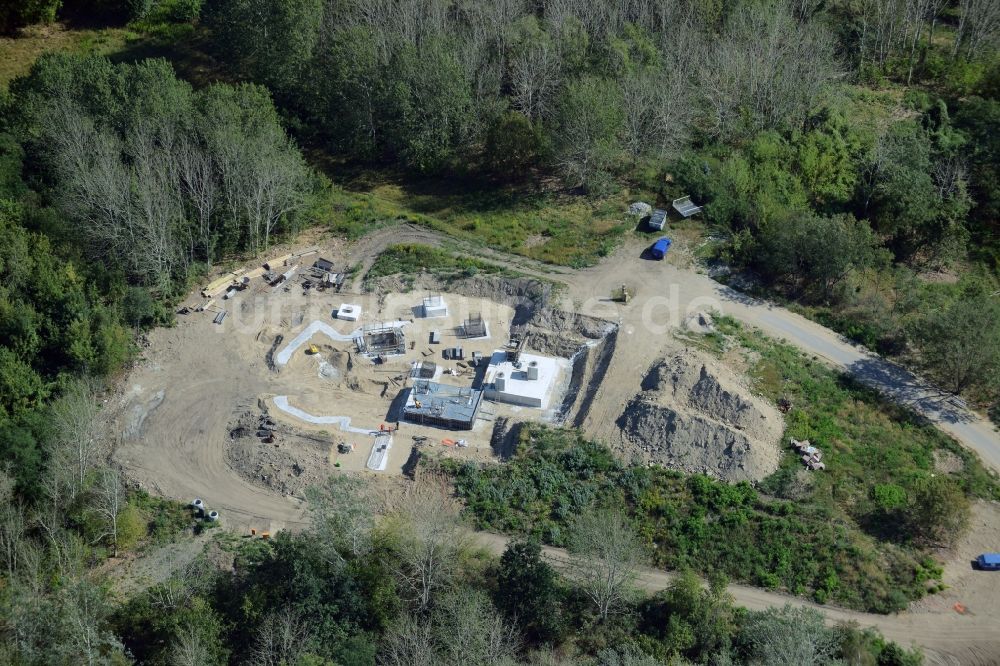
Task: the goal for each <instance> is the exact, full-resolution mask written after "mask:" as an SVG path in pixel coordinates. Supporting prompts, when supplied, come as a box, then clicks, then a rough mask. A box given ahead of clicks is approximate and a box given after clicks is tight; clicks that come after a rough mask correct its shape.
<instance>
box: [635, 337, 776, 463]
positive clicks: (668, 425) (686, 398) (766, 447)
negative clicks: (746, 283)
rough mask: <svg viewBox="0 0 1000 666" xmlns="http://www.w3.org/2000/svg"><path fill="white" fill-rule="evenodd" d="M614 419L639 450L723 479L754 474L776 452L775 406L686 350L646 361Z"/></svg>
mask: <svg viewBox="0 0 1000 666" xmlns="http://www.w3.org/2000/svg"><path fill="white" fill-rule="evenodd" d="M617 424H618V427H619V428H620V429H621V436H622V439H623V443H624V444H625V445H626V447H625V448H626V450H627V451H630V452H631V453H633V454H635V455H638V456H639V457H640V458H643V459H645V460H647V461H649V462H655V463H659V464H662V465H664V466H666V467H670V468H672V469H678V470H682V471H685V472H697V473H702V474H707V475H709V476H713V477H716V478H719V479H722V480H725V481H730V482H737V481H755V480H759V479H762V478H764V477H766V476H768V475H769V474H771V473H772V472H774V471H775V470H776V469H778V463H779V461H780V458H781V450H780V440H781V435H782V432H783V430H784V423H783V421H782V418H781V414H780V413H779V412H778V410H777V409H776V408H775V407H774V406H773V405H770V404H769V403H768V402H767V401H765V400H764V399H762V398H760V397H758V396H755V395H753V394H752V393H751V391H750V390H749V388H748V387H747V386H746V385H745V384H744V383H742V382H740V381H739V379H738V378H737V377H736V376H734V375H733V374H732V372H730V371H729V370H728V369H727V368H725V367H723V366H721V365H719V364H717V363H715V362H714V361H712V360H710V359H706V358H701V357H698V356H696V355H693V354H692V353H691V352H685V353H684V354H678V355H676V356H673V357H670V358H667V359H663V360H661V361H659V362H657V363H656V364H654V365H653V367H652V368H651V369H650V370H649V373H648V374H647V376H646V377H645V379H644V380H643V383H642V391H640V393H639V394H638V395H636V396H635V398H633V399H632V400H631V401H630V402H629V403H628V405H627V406H626V408H625V411H624V412H623V413H622V415H621V416H620V417H619V419H618V422H617Z"/></svg>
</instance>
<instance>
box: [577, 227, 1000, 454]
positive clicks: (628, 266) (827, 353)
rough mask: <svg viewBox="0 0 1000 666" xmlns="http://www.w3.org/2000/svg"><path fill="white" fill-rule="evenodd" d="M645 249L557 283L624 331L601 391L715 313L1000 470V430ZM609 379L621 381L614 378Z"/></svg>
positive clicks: (801, 321)
mask: <svg viewBox="0 0 1000 666" xmlns="http://www.w3.org/2000/svg"><path fill="white" fill-rule="evenodd" d="M646 245H647V244H646V242H645V241H644V240H642V239H631V240H630V241H628V242H626V243H625V244H623V245H622V246H621V247H620V248H618V250H617V251H616V252H614V253H613V254H612V255H611V256H609V257H607V258H605V259H604V260H603V261H601V262H600V263H599V264H597V265H596V266H593V267H591V268H585V269H582V270H579V271H575V272H573V273H571V274H569V275H559V276H558V279H559V280H561V281H563V282H565V283H566V284H567V285H568V290H567V292H566V294H565V296H564V298H565V299H566V302H565V303H563V304H562V307H563V308H564V309H569V310H574V311H577V312H580V313H582V314H586V315H590V316H595V317H601V318H604V319H610V320H612V321H617V322H619V323H620V325H621V331H622V336H623V337H622V339H621V340H620V341H619V344H618V349H617V350H616V359H615V361H614V362H613V363H612V367H611V368H609V377H607V378H606V379H605V381H604V382H603V384H602V389H603V390H614V387H615V386H623V387H631V386H633V385H634V384H636V383H637V382H636V381H629V377H628V374H630V373H632V374H634V373H635V372H636V369H639V370H640V371H641V370H642V369H645V368H646V367H648V365H649V363H650V362H651V361H652V360H653V359H654V358H656V357H657V356H656V355H655V354H659V353H661V352H662V350H663V348H664V347H665V346H666V344H667V343H666V342H665V341H666V339H667V338H668V337H669V336H667V335H666V333H667V332H668V331H669V330H671V329H672V328H674V327H676V326H679V325H680V324H681V323H682V322H683V321H684V318H685V316H687V315H689V314H692V313H695V312H698V311H710V310H713V309H714V310H717V311H719V312H721V313H723V314H726V315H730V316H732V317H734V318H736V319H739V320H741V321H743V322H745V323H747V324H750V325H753V326H756V327H757V328H760V329H761V330H763V331H764V332H765V333H767V334H769V335H771V336H772V337H775V338H777V339H783V340H785V341H787V342H789V343H791V344H793V345H795V346H796V347H799V348H800V349H802V350H803V351H806V352H808V353H810V354H813V355H815V356H817V357H819V358H822V359H824V360H825V361H827V362H828V363H830V364H831V365H833V366H834V367H836V368H838V369H841V370H843V371H844V372H846V373H848V374H850V375H851V376H853V377H855V378H856V379H858V380H860V381H862V382H864V383H865V384H868V385H869V386H871V387H873V388H875V389H876V390H878V391H879V392H881V393H883V394H884V395H886V396H888V397H889V398H891V399H892V400H894V401H896V402H898V403H900V404H903V405H907V406H908V407H910V408H911V409H913V411H915V412H917V413H918V414H921V415H922V416H924V417H926V418H927V419H929V420H930V421H931V422H932V423H934V424H935V425H936V426H937V427H939V428H940V429H942V430H944V431H945V432H947V433H948V434H950V435H951V436H953V437H954V438H955V439H957V440H958V441H959V442H961V443H962V444H964V445H965V446H966V447H967V448H969V449H971V450H973V451H975V452H977V453H978V454H979V456H980V457H981V458H982V460H983V462H984V463H985V464H986V465H987V466H988V467H991V468H993V469H994V470H997V471H1000V435H998V433H997V429H996V428H995V427H994V426H993V425H992V424H991V423H989V422H988V421H986V420H985V419H983V418H982V417H980V416H979V415H977V414H974V413H973V412H971V411H969V410H968V409H966V408H965V407H964V406H963V405H962V403H961V402H960V401H958V400H956V399H954V398H953V397H952V396H951V395H949V394H945V393H943V392H942V391H940V390H939V389H936V388H934V387H933V386H932V385H931V384H930V383H928V382H926V381H924V380H922V379H920V378H918V377H916V376H915V375H913V374H912V373H910V372H909V371H907V370H904V369H903V368H901V367H900V366H898V365H896V364H894V363H891V362H889V361H887V360H885V359H883V358H881V357H880V356H878V355H877V354H873V353H872V352H870V351H868V350H867V349H865V348H863V347H860V346H858V345H855V344H853V343H851V342H850V341H848V340H846V339H845V338H843V337H842V336H840V335H838V334H836V333H834V332H833V331H831V330H829V329H827V328H824V327H823V326H820V325H819V324H816V323H814V322H812V321H809V320H808V319H806V318H805V317H802V316H800V315H797V314H794V313H792V312H790V311H788V310H786V309H784V308H782V307H778V306H776V305H774V304H771V303H768V302H766V301H762V300H758V299H753V298H750V297H748V296H746V295H745V294H742V293H740V292H737V291H735V290H734V289H730V288H729V287H726V286H723V285H720V284H719V283H717V282H716V281H715V280H713V279H711V278H710V277H708V276H707V275H704V274H702V273H698V272H696V271H695V270H694V269H692V268H691V267H689V266H685V265H684V264H685V263H687V262H686V261H685V257H684V256H683V255H679V256H676V257H670V256H669V255H668V259H669V260H668V261H651V260H648V259H645V258H643V257H642V254H643V250H644V249H645V247H646ZM677 263H679V264H681V265H676V264H677ZM622 284H625V285H627V286H628V288H629V291H630V294H631V300H630V302H629V303H628V304H627V305H623V304H621V303H618V302H614V301H612V300H611V298H610V296H611V294H612V292H614V291H616V290H618V289H619V288H620V287H621V285H622ZM630 340H631V341H634V342H630ZM630 349H631V350H632V351H630ZM620 354H624V355H626V356H631V357H632V361H633V362H625V363H623V362H622V359H620V358H617V356H618V355H620ZM616 369H617V373H616ZM612 374H619V375H620V376H619V377H617V378H612V377H611V376H610V375H612ZM608 380H612V381H608ZM630 390H631V388H626V389H625V391H624V392H623V393H622V395H621V396H616V397H619V398H620V400H607V399H606V400H602V401H597V402H599V403H603V404H604V405H607V406H609V407H613V406H615V405H618V404H624V402H625V401H626V400H628V398H629V397H631V396H630V395H627V394H626V393H627V391H630ZM617 416H618V415H617V414H611V413H608V414H597V413H595V414H591V415H589V417H588V422H600V421H597V420H598V419H608V418H610V419H612V420H613V419H614V418H617Z"/></svg>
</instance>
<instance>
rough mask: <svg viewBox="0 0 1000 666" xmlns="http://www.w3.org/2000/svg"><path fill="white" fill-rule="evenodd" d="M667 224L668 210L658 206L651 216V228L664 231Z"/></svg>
mask: <svg viewBox="0 0 1000 666" xmlns="http://www.w3.org/2000/svg"><path fill="white" fill-rule="evenodd" d="M665 226H667V211H665V210H663V209H662V208H657V209H656V210H654V211H653V214H652V215H651V216H650V218H649V228H650V229H656V230H657V231H663V228H664V227H665Z"/></svg>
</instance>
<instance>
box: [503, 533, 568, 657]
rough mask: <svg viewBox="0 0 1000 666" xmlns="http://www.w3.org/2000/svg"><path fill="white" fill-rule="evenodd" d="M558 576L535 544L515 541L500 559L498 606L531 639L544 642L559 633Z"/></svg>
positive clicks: (560, 592)
mask: <svg viewBox="0 0 1000 666" xmlns="http://www.w3.org/2000/svg"><path fill="white" fill-rule="evenodd" d="M561 598H562V591H561V589H560V587H559V582H558V576H557V575H556V572H555V571H554V570H553V569H552V567H551V566H550V565H549V564H548V563H547V562H545V561H544V560H543V559H542V547H541V545H540V544H539V543H538V542H537V541H515V542H512V543H511V544H510V545H508V546H507V549H506V550H505V551H504V553H503V555H502V556H501V557H500V568H499V570H498V572H497V593H496V600H497V607H498V608H499V609H500V610H501V611H502V612H503V613H504V614H506V615H507V617H508V619H510V620H511V621H513V622H516V623H517V624H518V626H519V627H520V628H521V631H522V632H523V633H524V634H525V636H526V637H527V638H529V639H530V640H533V641H536V642H540V643H546V642H549V641H552V640H554V639H556V638H558V637H559V635H560V632H561V631H562V617H561V615H562V612H561V608H560V602H561Z"/></svg>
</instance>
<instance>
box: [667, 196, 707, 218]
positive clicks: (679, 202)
mask: <svg viewBox="0 0 1000 666" xmlns="http://www.w3.org/2000/svg"><path fill="white" fill-rule="evenodd" d="M674 210H676V211H677V212H678V213H680V214H681V215H683V216H684V217H691V216H692V215H694V214H695V213H700V212H701V206H697V205H695V203H694V202H693V201H691V197H681V198H680V199H674Z"/></svg>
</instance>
